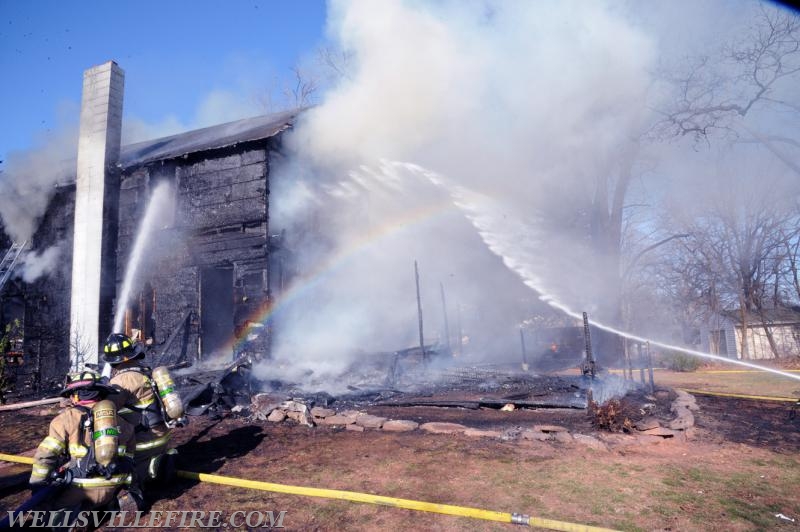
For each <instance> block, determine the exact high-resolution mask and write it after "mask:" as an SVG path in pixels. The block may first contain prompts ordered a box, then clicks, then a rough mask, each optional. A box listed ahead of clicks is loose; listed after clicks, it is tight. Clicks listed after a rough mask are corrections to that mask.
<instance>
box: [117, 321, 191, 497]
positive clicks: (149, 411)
mask: <svg viewBox="0 0 800 532" xmlns="http://www.w3.org/2000/svg"><path fill="white" fill-rule="evenodd" d="M144 356H145V351H144V346H142V344H141V343H139V342H136V341H134V340H132V339H131V338H130V337H129V336H127V335H124V334H119V333H115V334H111V335H110V336H109V337H108V339H106V342H105V344H104V345H103V359H104V360H105V361H106V362H107V363H108V364H109V365H110V366H111V368H112V370H111V380H110V384H111V385H112V386H114V387H116V388H119V389H120V391H121V392H123V393H122V394H121V396H120V399H119V400H118V404H117V406H118V408H119V414H120V416H121V417H122V418H123V419H125V420H126V421H128V422H130V423H131V424H133V425H134V426H135V427H136V451H135V455H134V460H135V461H136V470H137V473H138V476H139V480H140V481H141V482H145V481H146V480H159V481H169V480H171V479H172V476H173V475H174V467H175V464H174V458H175V453H176V451H175V449H171V448H170V447H169V442H170V437H171V435H172V428H173V427H174V426H183V425H184V424H185V422H186V420H185V418H184V417H183V410H182V408H183V407H182V405H180V399H179V398H178V396H177V393H176V392H175V391H174V389H173V388H172V386H170V385H171V383H172V381H171V378H169V373H168V372H166V368H156V369H155V370H151V369H150V368H149V367H147V366H145V365H144V364H143V363H142V362H143V360H142V359H143V358H144ZM165 373H166V375H167V378H168V381H169V382H168V384H165V383H164V382H163V381H162V382H161V383H159V382H156V381H157V380H158V378H160V377H161V376H162V375H163V374H165ZM154 374H155V377H154ZM170 401H171V402H172V404H174V403H175V402H177V403H178V404H179V405H180V408H179V410H180V411H179V412H178V411H176V410H175V409H170V408H166V407H165V405H168V404H169V403H170ZM120 403H122V404H120ZM169 413H171V414H173V415H172V417H171V416H170V415H169Z"/></svg>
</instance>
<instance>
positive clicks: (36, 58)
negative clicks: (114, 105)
mask: <svg viewBox="0 0 800 532" xmlns="http://www.w3.org/2000/svg"><path fill="white" fill-rule="evenodd" d="M325 13H326V6H325V2H324V0H300V1H289V0H286V1H282V2H279V1H277V0H274V1H258V0H248V1H227V2H223V1H211V0H195V1H188V0H179V1H162V2H156V1H152V0H136V1H128V2H121V1H120V2H100V1H53V0H48V1H22V0H0V76H2V79H3V82H2V83H0V117H2V120H1V121H0V159H5V158H6V157H7V154H8V153H9V152H10V151H13V150H20V149H25V148H28V147H30V146H31V145H33V144H35V143H36V142H37V139H38V138H39V137H40V136H41V135H42V134H45V133H46V132H48V131H56V130H58V129H59V128H63V127H65V126H68V125H69V123H70V122H73V123H74V122H75V121H76V120H77V114H78V108H79V104H80V96H81V94H80V92H81V82H82V75H83V70H84V69H86V68H88V67H90V66H92V65H95V64H99V63H103V62H105V61H108V60H109V59H113V60H116V61H117V62H118V63H119V64H120V66H121V67H122V68H123V70H125V102H124V112H125V117H126V118H131V117H135V118H136V119H138V120H140V121H144V122H146V123H159V122H162V121H164V120H165V118H166V117H171V118H172V119H173V121H177V122H180V123H184V124H192V123H193V121H195V116H196V113H197V109H198V107H199V106H202V104H203V101H204V99H206V98H207V97H208V95H209V94H210V93H212V92H214V91H224V92H226V93H228V94H240V95H242V98H245V97H246V95H248V94H249V95H252V94H254V93H257V92H258V91H260V90H263V91H268V90H269V86H270V84H274V83H275V80H276V79H279V78H286V77H288V76H289V74H290V71H289V69H290V67H291V66H292V65H294V64H296V63H297V62H299V61H302V60H303V58H308V57H310V56H311V55H312V54H313V53H314V50H315V48H316V47H317V46H319V45H320V44H321V43H322V42H323V39H324V27H325Z"/></svg>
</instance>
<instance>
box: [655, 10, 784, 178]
mask: <svg viewBox="0 0 800 532" xmlns="http://www.w3.org/2000/svg"><path fill="white" fill-rule="evenodd" d="M687 63H688V64H687V65H686V66H685V67H684V68H683V69H682V72H680V73H674V74H670V75H667V78H668V81H669V82H670V83H672V84H673V85H674V87H675V89H676V98H675V100H674V101H673V102H672V104H671V105H669V106H668V107H667V108H666V109H662V110H661V114H662V117H661V119H660V120H659V121H658V122H657V124H656V126H655V128H654V131H656V132H657V133H659V134H660V135H661V136H664V137H675V136H685V135H692V136H694V138H695V140H703V141H706V142H708V140H709V137H710V136H711V135H712V133H714V132H721V133H723V134H727V135H730V136H731V137H732V138H736V139H739V140H740V141H743V142H755V143H758V144H761V145H763V146H764V147H765V148H766V149H767V150H769V151H770V152H771V153H772V154H773V155H774V156H775V157H777V158H778V159H779V160H780V161H782V162H783V163H784V164H785V165H786V166H788V167H789V168H791V169H792V170H793V171H794V172H795V173H797V174H799V175H800V157H798V156H797V154H796V153H793V150H795V149H797V148H800V135H795V134H794V133H796V132H794V133H792V134H787V133H786V132H785V131H781V132H766V131H763V130H762V126H758V125H755V122H756V121H755V120H748V118H750V117H751V115H756V114H761V113H769V112H780V113H786V114H789V115H794V118H795V119H800V99H798V98H799V97H800V91H798V90H797V86H798V82H800V17H799V16H798V15H797V14H795V13H794V12H792V11H790V10H787V9H782V8H776V7H767V6H766V5H763V4H762V5H761V6H760V11H759V14H758V16H757V17H756V19H755V20H754V21H753V24H752V25H751V27H750V28H749V31H748V32H747V33H746V34H744V35H743V36H742V37H741V38H740V40H738V41H737V42H734V43H730V44H727V45H725V46H723V47H722V49H721V50H720V52H719V54H717V56H716V57H714V58H712V57H711V56H708V55H703V56H700V57H695V58H693V59H688V60H687Z"/></svg>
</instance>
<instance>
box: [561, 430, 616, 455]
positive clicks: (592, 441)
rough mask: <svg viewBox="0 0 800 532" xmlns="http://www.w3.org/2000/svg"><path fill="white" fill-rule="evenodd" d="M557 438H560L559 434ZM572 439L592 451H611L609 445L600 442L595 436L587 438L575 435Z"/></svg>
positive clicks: (582, 435) (583, 435)
mask: <svg viewBox="0 0 800 532" xmlns="http://www.w3.org/2000/svg"><path fill="white" fill-rule="evenodd" d="M556 436H558V434H556ZM571 439H574V441H575V443H578V444H579V445H583V446H586V447H588V448H590V449H594V450H596V451H604V452H608V450H609V449H608V445H606V444H605V443H603V442H601V441H600V440H598V439H597V438H595V437H594V436H587V435H585V434H575V435H573V436H572V438H571Z"/></svg>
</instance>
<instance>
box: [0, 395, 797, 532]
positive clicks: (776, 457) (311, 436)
mask: <svg viewBox="0 0 800 532" xmlns="http://www.w3.org/2000/svg"><path fill="white" fill-rule="evenodd" d="M428 398H429V399H435V397H428ZM697 402H698V404H699V405H700V408H701V410H700V412H699V413H698V414H697V426H698V428H699V429H700V430H699V434H698V437H697V439H696V440H694V441H690V442H673V443H669V444H659V445H654V446H638V447H633V448H626V449H624V450H619V451H612V452H610V453H609V452H604V453H600V452H595V451H593V450H589V449H586V448H584V447H579V446H575V445H572V444H558V443H556V442H553V443H550V442H516V443H514V442H505V441H500V440H496V439H489V438H469V437H466V436H463V435H430V434H425V433H422V432H420V431H415V432H410V433H386V432H382V431H367V432H364V433H354V432H349V431H342V430H337V429H332V428H329V427H316V428H307V427H303V426H299V425H296V424H293V423H292V422H284V423H281V424H273V423H268V422H253V421H250V420H248V419H245V418H239V417H234V416H232V415H226V416H224V417H223V418H221V419H217V420H214V419H210V418H208V417H199V418H193V420H192V424H191V425H190V426H189V427H187V428H186V429H183V430H179V431H176V433H175V443H176V444H177V446H178V449H179V452H180V456H181V462H182V465H181V467H183V468H185V469H188V470H193V471H201V472H209V473H218V474H222V475H229V476H239V477H243V478H249V479H258V480H266V481H272V482H279V483H285V484H293V485H301V486H315V487H327V488H334V489H346V490H353V491H361V492H368V493H376V494H381V495H389V496H394V497H404V498H412V499H417V500H425V501H431V502H441V503H448V504H457V505H464V506H471V507H477V508H485V509H491V510H499V511H509V512H511V511H513V512H525V513H529V514H533V515H538V516H541V517H547V518H551V519H559V520H565V521H570V522H575V523H584V524H594V525H598V526H606V527H614V528H620V529H624V530H712V529H714V530H719V529H726V530H764V529H772V528H776V527H777V528H781V527H788V528H787V530H790V529H796V525H792V524H791V523H788V522H784V521H781V520H779V519H777V518H776V517H775V514H778V513H783V514H785V515H789V516H791V517H793V518H797V517H799V516H800V496H798V494H797V490H796V487H797V485H800V462H798V460H797V458H796V457H797V456H798V454H799V453H800V439H799V437H800V436H799V435H800V416H796V417H795V418H793V419H790V418H789V415H790V409H789V408H788V407H787V405H785V404H775V403H770V402H762V401H742V400H735V399H727V398H708V397H702V396H697ZM365 410H367V411H369V412H371V413H374V414H380V415H385V416H388V417H392V418H395V419H415V420H417V421H421V422H422V421H452V422H458V423H462V424H464V425H467V426H471V427H480V428H495V429H497V428H503V427H513V426H530V425H531V424H535V423H544V424H558V425H563V426H566V427H568V428H570V429H571V430H574V431H576V432H584V433H591V432H593V429H592V426H591V424H590V422H589V421H588V418H587V414H586V412H585V411H581V410H573V409H541V410H525V409H522V410H515V411H513V412H502V411H499V410H495V409H486V408H481V409H477V410H473V409H463V408H436V407H430V406H426V407H387V406H370V407H366V408H365ZM49 419H50V416H44V415H42V416H38V415H30V414H19V413H2V414H0V426H2V429H3V430H2V434H1V435H0V451H2V452H11V453H19V452H22V451H25V450H30V449H33V448H34V447H35V446H36V445H37V444H38V442H39V441H40V439H41V438H42V437H43V436H44V435H45V434H46V430H47V423H48V422H49ZM21 469H25V468H21ZM15 472H16V473H18V474H19V472H20V468H6V469H4V470H3V469H0V477H4V478H10V477H11V476H13V475H12V473H15ZM23 476H24V475H23ZM26 493H27V490H25V489H24V485H17V486H13V487H12V486H8V485H7V484H4V483H0V510H5V509H8V508H13V507H15V506H16V505H17V504H19V502H21V501H22V500H23V499H24V496H25V494H26ZM149 494H150V497H152V498H153V499H154V505H153V509H154V510H164V511H166V510H174V509H191V510H199V509H205V510H211V509H221V510H227V511H229V512H230V511H233V510H234V509H259V510H287V511H288V512H289V513H288V514H287V518H286V525H287V527H288V528H289V529H291V530H335V529H338V530H341V529H348V530H350V529H354V530H376V529H411V530H423V529H424V530H509V529H512V528H513V527H512V526H511V525H500V524H496V525H493V524H491V523H486V522H482V521H472V520H468V519H463V518H455V517H447V516H440V515H436V514H424V513H415V512H409V511H405V510H399V509H391V508H385V507H376V506H370V505H359V504H352V503H347V502H343V501H328V500H323V499H310V498H301V497H295V496H289V495H282V494H273V493H266V492H255V491H251V490H244V489H236V488H226V487H221V486H214V485H209V484H197V483H192V482H188V481H181V482H180V483H179V484H176V485H175V486H172V487H162V488H155V489H152V490H150V492H149ZM162 530H163V529H162Z"/></svg>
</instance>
